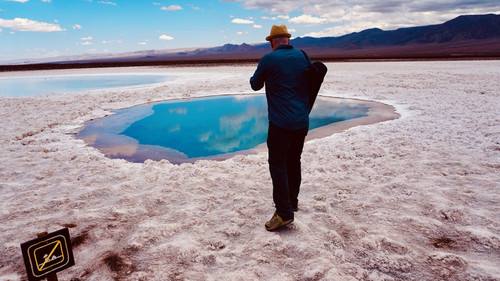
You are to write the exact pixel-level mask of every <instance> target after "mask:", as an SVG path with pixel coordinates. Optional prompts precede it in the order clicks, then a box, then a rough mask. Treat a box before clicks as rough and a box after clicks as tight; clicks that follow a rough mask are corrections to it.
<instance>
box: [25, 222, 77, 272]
mask: <svg viewBox="0 0 500 281" xmlns="http://www.w3.org/2000/svg"><path fill="white" fill-rule="evenodd" d="M38 236H39V237H38V238H36V239H33V240H31V241H28V242H25V243H23V244H21V250H22V253H23V258H24V265H25V266H26V272H27V274H28V280H29V281H37V280H40V279H43V278H47V280H48V281H57V275H56V273H57V272H59V271H61V270H64V269H66V268H68V267H71V266H73V265H75V261H74V258H73V250H72V248H71V241H70V237H69V230H68V229H67V228H63V229H61V230H58V231H56V232H53V233H50V234H47V233H46V232H45V233H40V234H39V235H38Z"/></svg>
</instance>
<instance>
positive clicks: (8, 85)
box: [0, 74, 168, 97]
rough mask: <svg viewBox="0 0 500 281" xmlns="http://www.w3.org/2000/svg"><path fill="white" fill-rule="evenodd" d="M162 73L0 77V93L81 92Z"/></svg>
mask: <svg viewBox="0 0 500 281" xmlns="http://www.w3.org/2000/svg"><path fill="white" fill-rule="evenodd" d="M167 80H168V77H167V76H164V75H142V74H141V75H136V74H126V75H83V76H64V75H61V76H40V77H9V78H5V77H3V78H0V97H21V96H35V95H43V94H62V93H74V92H84V91H90V90H98V89H109V88H121V87H131V86H139V85H147V84H155V83H161V82H165V81H167Z"/></svg>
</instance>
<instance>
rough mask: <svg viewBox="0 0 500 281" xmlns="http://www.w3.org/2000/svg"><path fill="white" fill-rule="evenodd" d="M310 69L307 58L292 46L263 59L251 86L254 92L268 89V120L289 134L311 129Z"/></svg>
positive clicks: (284, 47) (279, 47)
mask: <svg viewBox="0 0 500 281" xmlns="http://www.w3.org/2000/svg"><path fill="white" fill-rule="evenodd" d="M308 66H309V64H308V61H307V59H306V57H305V56H304V54H303V53H302V52H301V51H300V50H297V49H294V48H293V47H292V46H290V45H280V46H278V47H277V48H276V49H275V50H274V51H272V52H271V53H268V54H266V55H264V56H263V57H262V58H261V59H260V61H259V65H258V67H257V70H256V71H255V73H254V75H253V76H252V78H250V85H251V86H252V89H253V90H255V91H258V90H260V89H262V87H263V86H264V84H265V85H266V97H267V110H268V118H269V121H270V122H271V123H273V124H274V125H276V126H278V127H280V128H283V129H287V130H298V129H303V128H305V127H308V126H309V96H308V94H307V70H308Z"/></svg>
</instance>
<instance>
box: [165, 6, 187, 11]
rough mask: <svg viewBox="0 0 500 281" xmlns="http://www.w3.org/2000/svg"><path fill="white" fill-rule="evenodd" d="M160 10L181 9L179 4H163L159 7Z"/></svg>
mask: <svg viewBox="0 0 500 281" xmlns="http://www.w3.org/2000/svg"><path fill="white" fill-rule="evenodd" d="M161 10H163V11H178V10H182V7H181V6H179V5H170V6H168V7H167V6H163V7H161Z"/></svg>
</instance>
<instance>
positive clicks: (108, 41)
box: [101, 40, 123, 44]
mask: <svg viewBox="0 0 500 281" xmlns="http://www.w3.org/2000/svg"><path fill="white" fill-rule="evenodd" d="M101 43H103V44H111V43H118V44H121V43H123V41H122V40H102V41H101Z"/></svg>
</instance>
